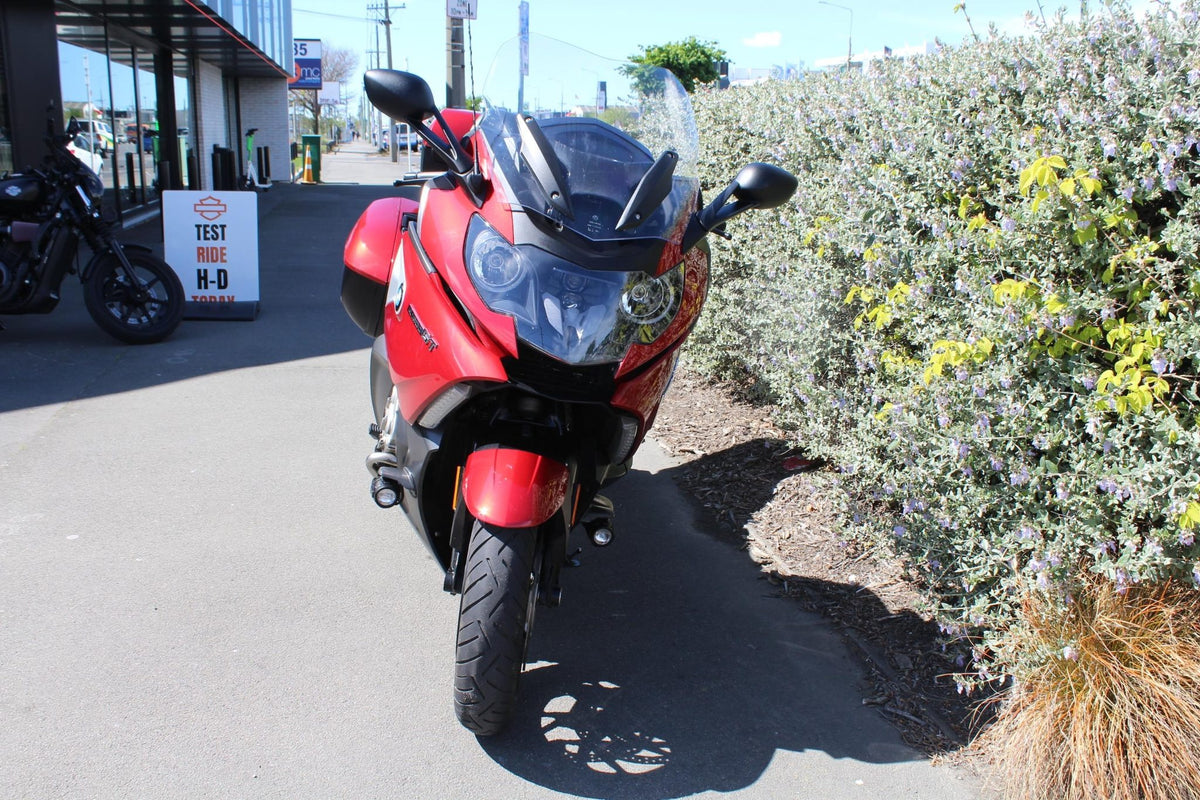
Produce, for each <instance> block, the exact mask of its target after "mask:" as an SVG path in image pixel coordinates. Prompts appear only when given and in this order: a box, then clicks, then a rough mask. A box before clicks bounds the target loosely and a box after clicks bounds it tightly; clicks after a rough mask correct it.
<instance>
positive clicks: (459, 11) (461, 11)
mask: <svg viewBox="0 0 1200 800" xmlns="http://www.w3.org/2000/svg"><path fill="white" fill-rule="evenodd" d="M478 8H479V0H446V16H447V17H450V18H451V19H475V12H476V10H477V9H478Z"/></svg>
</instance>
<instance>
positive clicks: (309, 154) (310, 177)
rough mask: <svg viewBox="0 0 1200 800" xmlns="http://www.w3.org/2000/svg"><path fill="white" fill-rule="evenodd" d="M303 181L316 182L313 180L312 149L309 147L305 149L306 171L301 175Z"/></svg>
mask: <svg viewBox="0 0 1200 800" xmlns="http://www.w3.org/2000/svg"><path fill="white" fill-rule="evenodd" d="M300 182H301V183H310V184H311V183H316V181H314V180H313V172H312V151H311V150H309V149H308V148H305V149H304V172H303V173H302V174H301V175H300Z"/></svg>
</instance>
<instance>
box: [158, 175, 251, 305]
mask: <svg viewBox="0 0 1200 800" xmlns="http://www.w3.org/2000/svg"><path fill="white" fill-rule="evenodd" d="M162 207H163V212H162V221H163V243H164V247H163V249H164V255H165V256H166V260H167V263H168V264H170V265H171V267H172V268H173V269H174V270H175V272H176V274H178V275H179V279H180V280H181V281H182V282H183V294H184V318H185V319H238V320H252V319H254V317H255V316H256V315H257V314H258V195H257V194H255V193H254V192H184V191H169V192H163V200H162Z"/></svg>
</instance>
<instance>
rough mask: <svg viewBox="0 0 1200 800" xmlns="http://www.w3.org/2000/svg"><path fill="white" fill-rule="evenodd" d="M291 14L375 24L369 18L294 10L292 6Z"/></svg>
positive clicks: (300, 9) (305, 9) (302, 9)
mask: <svg viewBox="0 0 1200 800" xmlns="http://www.w3.org/2000/svg"><path fill="white" fill-rule="evenodd" d="M292 12H293V13H299V14H312V15H313V16H315V17H334V18H335V19H352V20H354V21H355V22H375V20H374V19H372V18H371V17H352V16H350V15H349V14H330V13H329V12H328V11H312V10H311V9H307V8H296V7H295V6H292Z"/></svg>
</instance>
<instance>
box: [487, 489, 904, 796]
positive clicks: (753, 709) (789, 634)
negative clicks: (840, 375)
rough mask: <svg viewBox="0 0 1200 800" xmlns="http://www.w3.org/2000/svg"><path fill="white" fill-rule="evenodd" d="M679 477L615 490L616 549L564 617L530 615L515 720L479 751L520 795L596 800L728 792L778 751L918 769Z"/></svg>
mask: <svg viewBox="0 0 1200 800" xmlns="http://www.w3.org/2000/svg"><path fill="white" fill-rule="evenodd" d="M678 469H680V468H678V467H676V468H667V469H664V470H662V471H658V472H648V471H643V470H635V471H634V472H633V473H631V474H630V475H629V476H628V477H627V478H625V479H624V480H623V481H621V482H620V483H618V484H617V485H616V486H614V487H612V491H611V492H610V493H609V494H610V496H611V497H612V499H613V500H614V502H615V503H616V508H617V536H616V538H615V540H614V542H613V543H612V544H611V545H610V546H609V547H608V548H606V549H604V550H597V549H596V548H593V547H592V546H590V545H587V546H585V549H584V552H583V553H582V554H581V556H580V557H581V559H582V561H583V565H582V567H581V568H579V569H571V570H567V571H566V573H565V574H564V577H563V590H564V595H565V596H564V601H563V606H562V607H561V608H558V609H545V608H542V609H539V612H538V616H537V625H536V628H535V631H534V635H533V638H532V641H531V643H530V652H529V659H528V660H529V666H528V667H527V671H526V673H525V675H524V677H523V679H522V687H521V698H520V701H519V706H520V708H519V710H518V712H517V715H516V717H515V719H514V721H513V723H512V724H511V726H510V727H509V728H508V729H507V730H506V731H504V732H503V733H501V734H500V735H499V736H497V737H494V738H489V739H480V740H479V742H480V745H481V746H482V748H483V749H484V750H485V751H486V752H487V753H488V754H489V755H490V756H491V757H492V758H493V759H494V760H496V761H497V762H498V763H499V764H501V765H502V766H504V767H505V768H506V769H508V770H510V771H511V772H513V773H514V774H517V775H519V776H521V777H523V778H525V779H527V780H529V781H531V782H534V783H537V784H540V785H543V786H546V787H548V788H551V789H554V790H557V791H562V792H568V793H572V794H577V795H582V796H589V797H603V798H624V797H638V798H669V797H680V796H685V795H690V794H694V793H698V792H704V791H710V790H715V791H720V792H729V791H734V790H737V789H741V788H744V787H747V786H750V785H751V784H754V783H755V782H756V781H758V780H759V779H760V778H761V777H762V775H763V773H764V772H765V771H766V770H767V768H768V766H769V765H770V763H771V761H772V759H773V758H774V757H775V754H776V752H777V751H780V750H786V751H793V752H803V751H821V752H823V753H825V754H827V755H828V756H829V757H831V758H833V759H853V760H856V761H860V762H866V763H874V764H887V763H896V762H905V761H915V760H919V759H921V755H920V754H919V753H917V752H915V751H913V750H911V749H909V748H908V747H906V746H904V745H903V744H902V742H901V741H900V739H899V737H898V735H897V734H896V732H895V730H894V728H892V727H891V725H889V724H888V723H887V722H886V721H885V720H884V719H883V718H882V717H880V716H879V715H878V714H877V712H875V711H874V710H872V709H869V708H864V706H863V704H862V697H863V685H864V684H863V682H864V676H863V673H862V671H861V668H860V667H859V665H858V664H857V662H854V661H852V660H851V659H850V658H849V657H848V655H847V653H846V648H845V645H844V643H843V641H842V640H841V638H840V637H839V636H838V634H837V633H835V632H834V631H833V630H832V629H831V628H830V627H829V625H828V624H827V623H826V622H825V621H824V620H823V619H822V618H820V617H818V616H816V615H813V614H810V613H808V612H805V611H802V610H800V609H798V608H796V607H795V606H794V605H792V604H788V603H786V602H781V600H780V599H779V598H778V597H777V596H776V592H775V590H774V587H772V586H770V585H769V584H768V583H767V582H766V581H765V580H764V579H763V576H762V574H761V573H760V571H759V569H758V568H757V566H756V565H754V564H753V563H751V562H750V560H749V559H748V558H746V556H745V554H744V553H743V552H741V551H740V550H739V549H737V548H736V547H735V546H734V545H732V544H731V543H729V541H728V540H727V538H726V539H722V538H720V537H719V535H717V534H716V533H715V531H713V532H709V531H707V530H706V523H704V522H700V521H699V520H698V518H697V516H698V515H696V514H695V513H694V510H695V509H694V502H693V501H692V500H690V499H689V498H686V497H685V496H683V494H682V493H681V491H680V490H679V489H678V488H677V487H676V485H675V483H674V481H673V479H672V473H673V472H675V471H677V470H678ZM825 763H828V762H827V761H826V762H825Z"/></svg>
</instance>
